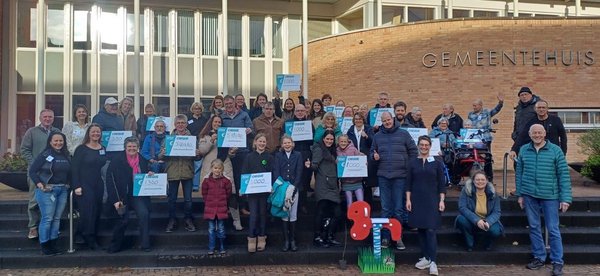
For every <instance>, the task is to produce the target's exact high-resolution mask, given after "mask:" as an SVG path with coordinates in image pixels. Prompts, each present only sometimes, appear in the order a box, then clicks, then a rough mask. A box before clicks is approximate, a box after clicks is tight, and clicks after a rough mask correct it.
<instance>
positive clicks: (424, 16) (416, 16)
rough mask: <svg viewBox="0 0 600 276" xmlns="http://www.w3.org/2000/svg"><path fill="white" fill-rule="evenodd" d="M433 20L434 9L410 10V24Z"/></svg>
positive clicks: (412, 8) (411, 8)
mask: <svg viewBox="0 0 600 276" xmlns="http://www.w3.org/2000/svg"><path fill="white" fill-rule="evenodd" d="M431 19H433V9H430V8H415V7H409V8H408V22H415V21H423V20H431Z"/></svg>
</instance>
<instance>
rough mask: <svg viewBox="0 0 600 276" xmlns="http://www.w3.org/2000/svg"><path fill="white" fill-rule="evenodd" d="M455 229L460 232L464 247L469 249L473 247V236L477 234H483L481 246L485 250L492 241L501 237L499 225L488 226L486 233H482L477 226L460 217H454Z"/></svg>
mask: <svg viewBox="0 0 600 276" xmlns="http://www.w3.org/2000/svg"><path fill="white" fill-rule="evenodd" d="M456 228H458V230H460V232H461V233H462V235H463V237H464V238H465V245H466V246H467V247H470V248H473V245H474V244H475V234H477V233H485V238H484V240H483V246H484V247H485V248H487V247H490V246H491V245H492V243H493V242H494V240H496V238H498V237H500V235H502V228H501V227H500V223H498V222H496V223H494V224H492V225H490V229H488V231H483V230H481V228H479V227H477V224H473V223H472V222H470V221H469V220H467V218H465V217H464V216H462V215H458V217H456Z"/></svg>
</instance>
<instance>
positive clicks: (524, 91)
mask: <svg viewBox="0 0 600 276" xmlns="http://www.w3.org/2000/svg"><path fill="white" fill-rule="evenodd" d="M521 93H529V94H532V95H533V92H531V89H529V87H527V86H523V87H521V90H519V93H517V96H521Z"/></svg>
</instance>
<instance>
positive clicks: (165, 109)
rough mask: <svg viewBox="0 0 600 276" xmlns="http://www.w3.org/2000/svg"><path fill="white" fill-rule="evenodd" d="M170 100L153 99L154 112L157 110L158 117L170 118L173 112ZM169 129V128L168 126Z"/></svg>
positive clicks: (162, 98) (163, 98)
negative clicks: (170, 108) (170, 109)
mask: <svg viewBox="0 0 600 276" xmlns="http://www.w3.org/2000/svg"><path fill="white" fill-rule="evenodd" d="M169 102H170V100H169V98H165V97H153V98H152V104H154V110H156V115H157V116H165V117H170V116H171V115H170V114H171V112H170V111H169ZM167 128H169V126H167Z"/></svg>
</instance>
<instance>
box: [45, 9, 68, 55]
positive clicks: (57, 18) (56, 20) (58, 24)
mask: <svg viewBox="0 0 600 276" xmlns="http://www.w3.org/2000/svg"><path fill="white" fill-rule="evenodd" d="M47 16H48V18H46V26H47V30H46V40H47V43H48V44H47V45H48V47H61V48H62V47H65V24H64V22H65V21H64V19H65V11H64V8H63V7H62V6H60V5H49V6H48V15H47Z"/></svg>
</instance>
